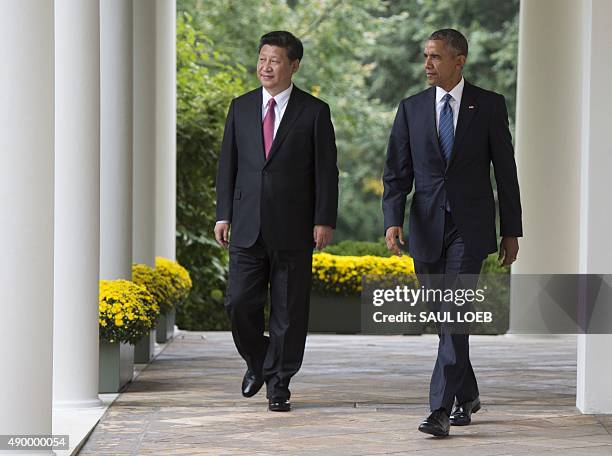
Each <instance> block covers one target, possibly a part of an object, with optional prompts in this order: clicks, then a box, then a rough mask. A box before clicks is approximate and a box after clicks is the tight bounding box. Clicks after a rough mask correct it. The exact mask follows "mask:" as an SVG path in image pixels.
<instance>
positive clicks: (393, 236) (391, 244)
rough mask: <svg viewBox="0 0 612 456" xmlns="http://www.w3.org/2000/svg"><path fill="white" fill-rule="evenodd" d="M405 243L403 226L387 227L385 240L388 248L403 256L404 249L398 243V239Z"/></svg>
mask: <svg viewBox="0 0 612 456" xmlns="http://www.w3.org/2000/svg"><path fill="white" fill-rule="evenodd" d="M398 240H399V243H400V244H402V245H404V232H403V231H402V227H401V226H390V227H389V228H387V232H386V233H385V242H386V243H387V248H388V249H389V250H391V251H392V252H393V253H394V254H396V255H397V256H402V251H401V249H400V246H399V245H398V244H397V241H398Z"/></svg>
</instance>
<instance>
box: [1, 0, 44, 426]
mask: <svg viewBox="0 0 612 456" xmlns="http://www.w3.org/2000/svg"><path fill="white" fill-rule="evenodd" d="M0 61H1V62H3V64H2V71H0V106H2V109H0V151H1V152H0V153H1V154H2V166H0V210H1V211H2V223H0V238H1V239H2V269H1V270H0V280H1V289H2V292H3V298H2V299H3V305H2V320H3V322H4V326H3V329H4V340H3V343H2V344H0V359H1V360H2V364H3V369H2V374H1V375H0V433H2V434H50V433H51V429H52V427H51V423H52V419H51V416H52V412H51V410H52V387H51V384H52V373H53V349H52V347H53V185H54V184H53V182H54V176H53V116H54V113H53V66H54V63H53V1H52V0H7V1H3V2H2V14H0Z"/></svg>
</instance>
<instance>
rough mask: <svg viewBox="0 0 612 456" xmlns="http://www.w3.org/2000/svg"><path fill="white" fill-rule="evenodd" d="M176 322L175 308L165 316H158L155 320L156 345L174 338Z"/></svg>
mask: <svg viewBox="0 0 612 456" xmlns="http://www.w3.org/2000/svg"><path fill="white" fill-rule="evenodd" d="M175 320H176V308H175V307H173V308H172V310H171V311H170V312H168V313H167V314H163V313H162V314H160V315H159V317H158V319H157V326H156V327H155V331H156V333H157V334H156V341H157V343H158V344H163V343H165V342H168V341H169V340H170V339H172V337H173V336H174V323H175Z"/></svg>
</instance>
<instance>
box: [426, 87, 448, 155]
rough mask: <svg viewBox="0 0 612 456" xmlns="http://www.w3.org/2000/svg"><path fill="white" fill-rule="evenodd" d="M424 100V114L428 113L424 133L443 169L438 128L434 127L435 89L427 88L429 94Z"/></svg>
mask: <svg viewBox="0 0 612 456" xmlns="http://www.w3.org/2000/svg"><path fill="white" fill-rule="evenodd" d="M425 98H426V100H425V102H426V104H427V106H426V110H425V111H426V112H428V114H427V116H426V117H425V122H426V124H425V131H426V132H427V134H428V135H429V137H430V139H431V142H432V144H433V145H434V149H435V152H436V156H437V157H438V158H439V159H440V164H441V166H442V167H444V156H443V155H442V148H441V147H440V139H439V137H438V128H437V126H436V87H435V86H432V87H430V88H429V93H428V94H427V96H426V97H425Z"/></svg>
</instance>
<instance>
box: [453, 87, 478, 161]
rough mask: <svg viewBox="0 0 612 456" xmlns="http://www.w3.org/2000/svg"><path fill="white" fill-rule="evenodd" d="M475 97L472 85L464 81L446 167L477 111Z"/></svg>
mask: <svg viewBox="0 0 612 456" xmlns="http://www.w3.org/2000/svg"><path fill="white" fill-rule="evenodd" d="M475 98H476V97H475V92H474V90H473V86H472V85H471V84H470V83H468V82H467V81H465V85H464V86H463V94H462V95H461V105H460V106H459V118H458V119H457V128H456V130H455V140H454V142H453V152H452V154H451V158H450V161H449V163H448V166H447V169H448V168H449V167H450V166H451V165H452V164H453V162H454V161H455V157H456V156H457V153H458V151H459V147H460V146H461V141H462V140H463V138H464V136H465V133H466V131H467V130H468V128H469V126H470V122H471V121H472V119H473V118H474V115H475V114H476V111H478V105H477V104H476V102H475Z"/></svg>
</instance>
